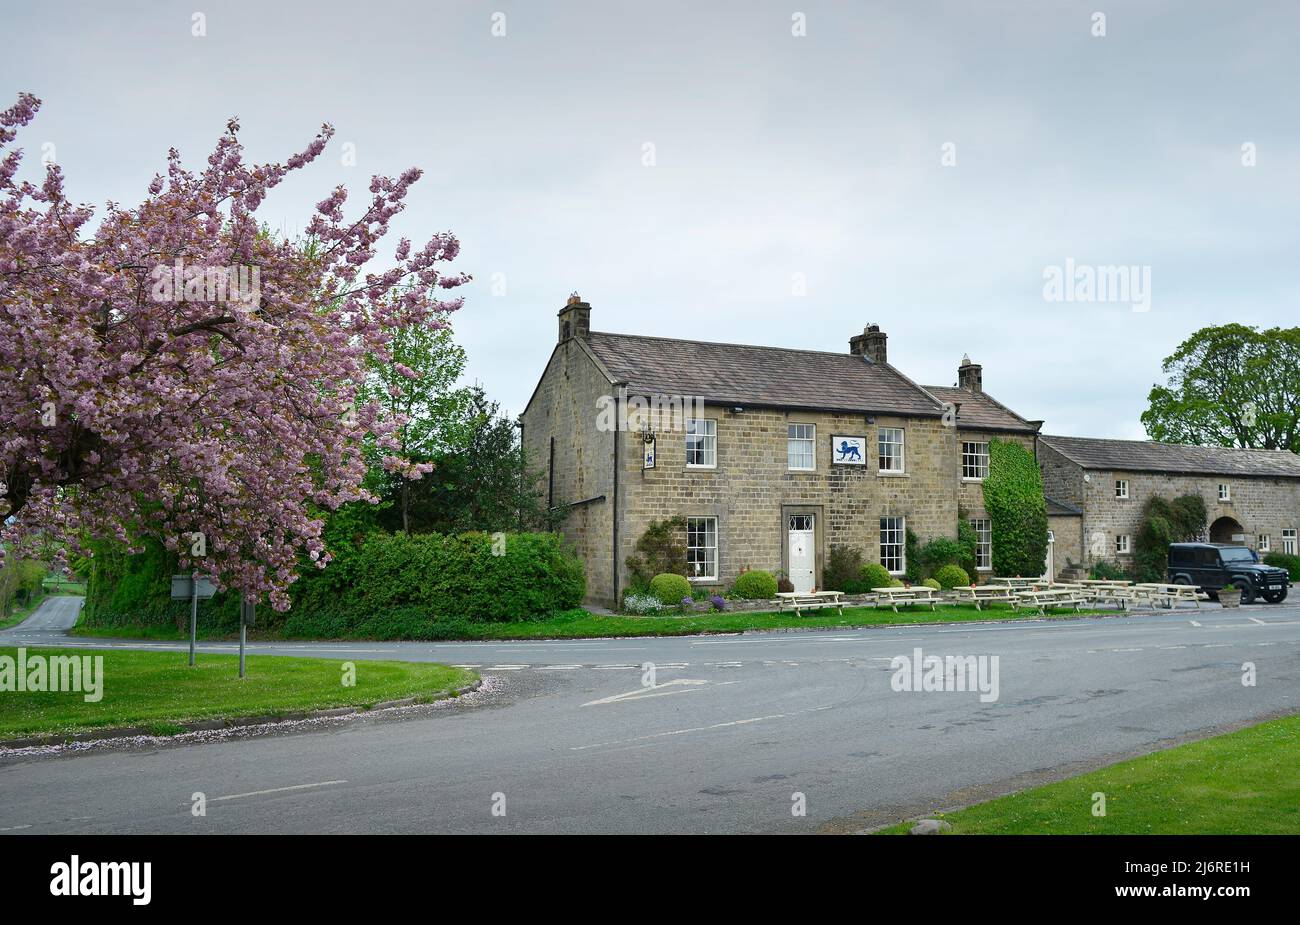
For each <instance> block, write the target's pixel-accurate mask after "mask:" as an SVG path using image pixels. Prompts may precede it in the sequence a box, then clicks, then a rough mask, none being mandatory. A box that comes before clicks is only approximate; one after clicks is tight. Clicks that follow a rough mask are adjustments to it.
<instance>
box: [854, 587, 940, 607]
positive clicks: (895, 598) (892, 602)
mask: <svg viewBox="0 0 1300 925" xmlns="http://www.w3.org/2000/svg"><path fill="white" fill-rule="evenodd" d="M871 590H872V591H873V592H875V594H876V607H877V608H879V607H880V605H881V604H888V605H889V606H890V607H892V608H893V609H894V613H898V605H899V604H929V605H930V610H931V611H932V612H933V611H934V605H935V604H936V603H937V602H938V600H937V598H936V597H935V595H936V594H938V592H937V591H935V590H934V588H927V587H926V586H925V585H918V586H915V587H911V588H872V589H871Z"/></svg>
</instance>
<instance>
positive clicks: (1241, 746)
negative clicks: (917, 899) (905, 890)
mask: <svg viewBox="0 0 1300 925" xmlns="http://www.w3.org/2000/svg"><path fill="white" fill-rule="evenodd" d="M1298 767H1300V716H1289V717H1285V718H1283V719H1278V720H1272V721H1270V722H1267V723H1260V724H1259V725H1258V726H1251V727H1250V728H1248V729H1241V730H1239V731H1237V732H1231V733H1228V734H1227V735H1221V736H1215V737H1214V738H1211V739H1205V740H1203V741H1200V742H1190V743H1188V744H1186V745H1179V746H1177V747H1175V748H1171V749H1167V750H1166V751H1162V752H1156V753H1155V754H1152V755H1144V756H1143V757H1141V758H1135V759H1133V760H1131V761H1124V762H1121V763H1120V764H1113V765H1111V766H1110V767H1107V768H1102V769H1100V770H1097V771H1093V772H1091V773H1088V774H1083V775H1081V776H1079V777H1072V778H1070V779H1069V780H1063V781H1060V782H1058V783H1055V784H1047V785H1046V786H1043V787H1035V788H1034V789H1032V790H1026V791H1024V792H1023V793H1015V794H1012V795H1010V796H1005V797H1001V798H999V799H997V800H991V801H989V802H988V803H980V804H979V805H977V806H971V807H968V808H966V809H962V810H958V811H957V812H954V813H948V814H946V815H940V816H936V817H935V818H938V819H943V820H944V821H946V822H948V823H949V824H950V825H951V826H952V834H955V835H1035V834H1044V835H1047V834H1051V835H1061V834H1066V835H1093V834H1096V835H1294V834H1296V833H1297V832H1300V774H1297V773H1296V768H1298ZM1097 793H1101V794H1105V800H1106V804H1105V806H1106V815H1105V816H1094V815H1093V814H1092V812H1093V809H1092V808H1093V805H1094V796H1093V795H1094V794H1097ZM911 827H912V823H910V822H907V823H901V824H899V825H895V826H890V827H889V828H887V829H882V830H880V832H879V833H877V834H881V835H902V834H906V833H907V831H908V829H910V828H911Z"/></svg>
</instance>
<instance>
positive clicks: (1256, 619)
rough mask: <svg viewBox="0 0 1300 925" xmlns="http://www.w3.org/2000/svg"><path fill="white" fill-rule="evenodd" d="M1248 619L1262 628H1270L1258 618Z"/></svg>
mask: <svg viewBox="0 0 1300 925" xmlns="http://www.w3.org/2000/svg"><path fill="white" fill-rule="evenodd" d="M1247 619H1248V620H1250V622H1251V623H1258V624H1259V625H1260V626H1268V624H1267V623H1265V622H1264V621H1263V620H1261V619H1259V618H1258V617H1248V618H1247Z"/></svg>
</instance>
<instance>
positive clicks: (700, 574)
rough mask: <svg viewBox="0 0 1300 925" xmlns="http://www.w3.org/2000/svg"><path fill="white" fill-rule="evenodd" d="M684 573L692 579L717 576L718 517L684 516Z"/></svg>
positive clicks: (698, 579) (699, 579) (710, 579)
mask: <svg viewBox="0 0 1300 925" xmlns="http://www.w3.org/2000/svg"><path fill="white" fill-rule="evenodd" d="M686 575H687V577H688V578H690V579H691V580H693V581H716V580H717V578H718V518H716V517H687V518H686Z"/></svg>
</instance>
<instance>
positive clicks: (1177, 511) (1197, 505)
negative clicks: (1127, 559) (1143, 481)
mask: <svg viewBox="0 0 1300 925" xmlns="http://www.w3.org/2000/svg"><path fill="white" fill-rule="evenodd" d="M1207 519H1208V512H1207V511H1206V509H1205V499H1204V498H1202V497H1201V496H1200V495H1181V496H1179V497H1177V498H1175V499H1174V500H1173V501H1169V500H1167V499H1165V498H1162V497H1160V496H1159V495H1155V496H1153V497H1151V498H1150V499H1148V500H1147V503H1146V504H1144V505H1143V506H1142V526H1140V527H1139V528H1138V532H1137V537H1136V539H1135V540H1134V544H1133V545H1134V550H1133V573H1134V575H1135V576H1136V577H1137V579H1138V581H1164V580H1165V574H1166V571H1167V570H1168V568H1169V544H1170V543H1186V542H1188V541H1190V540H1195V539H1196V538H1197V537H1199V536H1200V535H1201V534H1202V532H1203V531H1204V530H1205V521H1206V520H1207Z"/></svg>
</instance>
